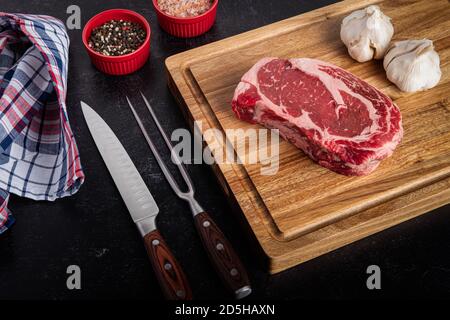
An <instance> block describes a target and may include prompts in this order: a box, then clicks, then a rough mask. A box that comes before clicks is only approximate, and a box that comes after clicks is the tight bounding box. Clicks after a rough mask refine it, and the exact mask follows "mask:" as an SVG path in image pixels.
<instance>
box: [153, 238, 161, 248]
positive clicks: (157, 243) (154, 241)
mask: <svg viewBox="0 0 450 320" xmlns="http://www.w3.org/2000/svg"><path fill="white" fill-rule="evenodd" d="M152 245H154V246H155V247H156V246H157V245H159V240H156V239H155V240H153V241H152Z"/></svg>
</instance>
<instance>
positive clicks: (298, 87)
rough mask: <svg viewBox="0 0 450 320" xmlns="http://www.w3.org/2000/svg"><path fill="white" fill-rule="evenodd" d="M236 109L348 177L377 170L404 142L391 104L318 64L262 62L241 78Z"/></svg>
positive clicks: (338, 71) (357, 81)
mask: <svg viewBox="0 0 450 320" xmlns="http://www.w3.org/2000/svg"><path fill="white" fill-rule="evenodd" d="M232 106H233V111H234V112H235V113H236V115H237V117H238V118H239V119H242V120H245V121H248V122H250V123H260V124H262V125H264V126H265V127H268V128H275V129H279V132H280V135H281V136H282V137H284V138H285V139H286V140H288V141H290V142H291V143H293V144H294V145H295V146H297V147H298V148H300V149H301V150H303V151H304V152H305V153H306V154H307V155H308V156H309V157H310V158H311V159H313V160H314V161H316V162H318V163H319V164H320V165H322V166H324V167H326V168H328V169H330V170H333V171H335V172H338V173H341V174H345V175H365V174H369V173H370V172H372V171H373V170H375V168H376V167H377V166H378V165H379V163H380V161H381V160H382V159H384V158H386V157H389V156H390V155H391V154H392V152H393V151H394V149H395V147H396V146H397V144H398V143H399V142H400V140H401V139H402V136H403V128H402V118H401V114H400V111H399V109H398V108H397V106H396V105H395V104H394V103H393V102H392V100H391V99H389V98H388V97H387V96H386V95H385V94H383V93H382V92H380V91H379V90H377V89H376V88H374V87H373V86H371V85H369V84H368V83H367V82H365V81H363V80H361V79H359V78H358V77H356V76H355V75H353V74H351V73H349V72H348V71H345V70H343V69H341V68H339V67H337V66H335V65H332V64H330V63H327V62H323V61H320V60H315V59H306V58H305V59H289V60H285V59H278V58H264V59H262V60H260V61H259V62H258V63H256V64H255V65H254V66H253V67H252V68H251V69H250V70H249V71H248V72H247V73H246V74H245V75H244V76H243V77H242V79H241V82H240V83H239V85H238V86H237V88H236V91H235V94H234V98H233V103H232Z"/></svg>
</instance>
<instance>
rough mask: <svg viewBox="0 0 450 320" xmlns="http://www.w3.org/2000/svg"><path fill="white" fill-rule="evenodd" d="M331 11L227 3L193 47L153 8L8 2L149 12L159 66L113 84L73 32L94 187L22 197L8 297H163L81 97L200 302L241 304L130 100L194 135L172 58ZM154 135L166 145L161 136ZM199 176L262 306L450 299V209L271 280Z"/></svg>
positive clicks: (9, 238) (209, 177) (15, 203)
mask: <svg viewBox="0 0 450 320" xmlns="http://www.w3.org/2000/svg"><path fill="white" fill-rule="evenodd" d="M331 2H333V1H327V0H320V1H319V0H318V1H303V0H296V1H292V0H277V1H269V0H253V1H252V0H240V1H237V0H222V1H220V4H219V11H218V18H217V22H216V24H215V26H214V27H213V29H212V30H211V31H210V32H208V33H207V34H205V35H203V36H201V37H198V38H196V39H191V40H182V39H177V38H174V37H172V36H170V35H167V34H166V33H164V32H163V31H162V30H160V28H159V26H158V24H157V20H156V16H155V14H154V12H153V8H152V5H151V0H133V1H125V0H108V1H106V0H105V1H96V0H73V1H58V0H28V1H10V0H8V1H7V0H0V10H1V11H5V12H22V13H36V14H49V15H53V16H55V17H58V18H60V19H62V20H64V21H65V20H66V18H67V15H66V8H67V6H68V5H70V4H77V5H79V6H80V7H81V11H82V24H83V25H84V23H86V22H87V20H88V19H89V18H90V17H92V16H93V15H94V14H96V13H98V12H100V11H102V10H105V9H110V8H118V7H123V8H128V9H132V10H135V11H138V12H140V13H141V14H143V15H144V16H145V17H146V18H147V19H148V21H150V24H151V27H152V40H151V41H152V42H151V45H152V51H151V58H150V60H149V61H148V63H147V64H146V65H145V67H144V68H143V69H141V70H140V71H139V72H137V73H135V74H133V75H130V76H126V77H111V76H106V75H104V74H102V73H100V72H98V71H97V70H95V69H94V68H93V67H92V65H91V64H90V61H89V59H88V57H87V55H86V53H85V50H84V48H83V45H82V42H81V30H72V31H69V35H70V38H71V47H70V65H69V87H68V97H67V102H68V107H69V116H70V121H71V125H72V128H73V131H74V133H75V136H76V139H77V142H78V146H79V149H80V152H81V159H82V163H83V165H84V170H85V173H86V177H87V178H86V182H85V184H84V185H83V186H82V188H81V190H80V191H79V193H78V194H76V195H75V196H72V197H69V198H64V199H60V200H57V201H56V202H54V203H50V202H35V201H32V200H28V199H22V198H19V197H16V196H12V197H11V201H10V209H11V210H12V211H13V212H14V214H15V216H16V218H17V223H16V225H15V226H14V227H13V228H12V230H10V231H9V232H7V233H6V234H3V235H1V236H0V298H8V299H10V298H25V299H37V298H39V299H80V298H84V299H107V298H139V299H141V298H144V299H162V295H161V293H160V290H159V288H158V284H157V282H156V279H155V277H154V275H153V273H152V271H151V267H150V264H149V262H148V260H147V256H146V252H145V249H144V247H143V244H142V241H141V238H140V237H139V235H138V233H137V231H136V229H135V226H134V224H133V223H132V220H131V219H130V217H129V215H128V213H127V210H126V208H125V205H124V204H123V202H122V200H121V198H120V195H119V193H118V191H117V189H116V187H115V186H114V184H113V181H112V179H111V177H110V175H109V174H108V171H107V169H106V167H105V165H104V164H103V162H102V160H101V158H100V155H99V153H98V151H97V149H96V147H95V145H94V142H93V140H92V138H91V136H90V134H89V132H88V128H87V127H86V124H85V122H84V119H83V116H82V113H81V109H80V108H79V103H80V100H84V101H85V102H87V103H88V104H90V105H91V106H92V107H93V108H94V109H95V110H96V111H97V112H99V113H100V115H101V116H102V117H103V118H104V119H105V120H106V121H107V122H108V124H109V125H110V126H111V127H112V129H113V130H114V131H115V132H116V134H117V135H118V137H119V139H120V140H121V141H122V142H123V143H124V144H125V145H126V148H127V150H128V152H129V154H130V156H131V158H132V159H133V161H134V162H135V164H136V166H137V168H138V169H139V170H140V172H141V174H142V176H143V178H144V180H145V181H146V182H147V184H148V186H149V188H150V189H151V191H152V193H153V194H154V197H155V198H156V200H157V202H158V204H159V206H160V209H161V215H160V218H159V225H160V229H161V231H162V233H163V234H164V235H165V236H166V237H167V240H168V242H169V244H170V245H171V247H172V248H173V251H174V252H175V254H176V256H177V257H178V259H179V260H180V261H181V264H182V265H183V267H184V268H185V270H186V273H187V275H188V277H189V279H190V281H191V284H192V287H193V291H194V294H195V297H197V298H200V299H212V298H229V297H230V296H229V295H228V293H227V292H226V291H225V290H224V289H223V287H222V285H221V283H220V281H219V280H218V278H217V276H216V275H215V273H214V272H213V271H212V269H211V267H210V265H209V262H208V260H207V257H206V255H205V252H204V251H203V249H202V247H201V244H200V241H199V239H198V237H197V235H196V232H195V230H194V226H193V221H192V219H191V216H190V213H189V209H188V207H187V205H186V204H185V203H184V202H182V200H179V199H177V198H176V197H175V195H174V194H173V193H172V191H171V189H170V187H169V186H168V184H167V183H166V182H165V180H164V178H163V176H162V173H161V171H160V169H159V168H158V166H157V164H156V162H155V160H154V159H153V157H152V156H151V154H150V151H149V149H148V148H147V146H146V145H145V142H144V139H143V137H142V135H141V133H140V131H139V129H138V126H137V125H136V123H135V121H134V119H133V118H132V114H131V112H130V110H129V109H128V107H127V106H126V105H125V97H124V96H125V94H129V95H130V96H133V97H135V100H134V101H135V103H137V107H138V110H139V111H140V112H142V114H145V109H144V106H143V105H142V103H140V101H139V98H138V96H137V92H138V90H142V91H143V92H144V93H145V94H146V96H147V97H149V99H150V102H151V103H152V105H153V107H154V108H155V109H156V113H157V114H158V117H159V118H160V120H161V122H162V125H163V127H164V128H165V129H166V131H167V132H171V131H172V130H174V129H175V128H180V127H187V126H186V122H185V120H184V118H183V116H182V114H181V112H180V111H179V108H178V106H177V104H176V102H175V100H174V99H173V97H172V96H171V94H170V92H169V90H168V88H167V85H166V77H165V73H164V60H165V59H166V58H167V57H168V56H170V55H173V54H175V53H178V52H182V51H185V50H188V49H191V48H194V47H197V46H200V45H203V44H207V43H210V42H212V41H215V40H219V39H223V38H226V37H228V36H232V35H235V34H239V33H241V32H244V31H247V30H251V29H254V28H257V27H260V26H264V25H266V24H268V23H272V22H275V21H279V20H281V19H285V18H288V17H291V16H294V15H297V14H300V13H302V12H306V11H310V10H313V9H315V8H318V7H321V6H324V5H327V4H329V3H331ZM145 120H146V121H145V122H146V124H147V125H148V126H149V128H154V127H153V124H152V123H151V122H150V121H149V119H148V117H147V118H146V119H145ZM153 132H154V131H153ZM152 136H153V137H154V138H155V141H158V147H160V148H163V144H162V140H161V139H160V138H159V136H158V134H156V132H154V134H152ZM166 155H167V153H166ZM189 171H190V173H191V175H192V178H193V180H194V181H195V184H196V188H197V190H198V195H199V200H200V202H201V203H202V204H203V205H204V207H205V208H207V210H208V211H210V212H211V214H212V216H213V217H214V218H215V219H216V220H217V222H218V224H219V225H220V227H222V228H223V230H224V232H225V233H226V235H227V236H228V237H229V238H230V239H231V241H232V243H233V244H234V245H235V247H236V248H237V250H238V252H239V254H240V255H241V257H242V259H243V261H244V263H245V265H246V266H247V267H248V271H249V273H250V275H251V280H252V283H253V286H254V294H253V296H252V297H253V298H277V299H297V298H393V297H447V298H448V297H450V254H449V253H450V210H449V209H450V207H449V206H447V207H443V208H440V209H438V210H435V211H434V212H433V213H430V214H426V215H424V216H422V217H420V218H417V219H413V220H411V221H408V222H406V223H403V224H401V225H399V226H397V227H394V228H391V229H389V230H386V231H384V232H381V233H379V234H376V235H374V236H371V237H368V238H366V239H364V240H361V241H358V242H356V243H354V244H351V245H348V246H346V247H344V248H342V249H340V250H336V251H334V252H332V253H329V254H327V255H324V256H322V257H319V258H316V259H314V260H312V261H309V262H307V263H304V264H302V265H300V266H298V267H296V268H293V269H290V270H289V271H286V272H283V273H281V274H278V275H275V276H269V275H268V274H267V273H266V272H265V271H264V270H263V268H262V263H261V261H260V259H259V258H258V254H257V250H255V249H254V247H253V245H252V244H251V243H250V241H249V240H248V239H249V237H248V234H246V232H245V231H244V230H243V229H242V228H241V226H240V224H239V223H238V219H237V218H236V216H235V215H233V214H232V213H231V210H230V208H229V206H228V205H227V202H226V200H225V197H224V196H223V195H222V193H221V190H220V189H219V186H218V184H217V183H216V181H215V178H214V176H213V174H212V172H211V170H210V169H209V168H208V167H207V166H206V165H203V166H200V165H197V166H190V167H189ZM71 264H76V265H79V266H80V267H81V270H82V290H79V291H76V290H75V291H69V290H67V288H66V277H67V275H66V268H67V266H68V265H71ZM372 264H376V265H379V266H380V267H381V270H382V290H379V291H369V290H368V289H367V288H366V285H365V282H366V278H367V275H366V273H365V270H366V268H367V266H369V265H372Z"/></svg>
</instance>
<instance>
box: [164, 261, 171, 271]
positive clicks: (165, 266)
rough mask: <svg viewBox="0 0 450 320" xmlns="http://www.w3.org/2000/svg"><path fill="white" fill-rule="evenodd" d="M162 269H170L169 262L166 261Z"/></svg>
mask: <svg viewBox="0 0 450 320" xmlns="http://www.w3.org/2000/svg"><path fill="white" fill-rule="evenodd" d="M164 269H166V270H167V271H169V270H170V269H172V265H171V264H170V263H166V264H165V265H164Z"/></svg>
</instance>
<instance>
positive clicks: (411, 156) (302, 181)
mask: <svg viewBox="0 0 450 320" xmlns="http://www.w3.org/2000/svg"><path fill="white" fill-rule="evenodd" d="M370 4H378V5H379V6H380V7H381V9H382V11H383V12H384V13H385V14H387V15H388V16H390V17H391V18H392V22H393V24H394V28H395V34H394V40H397V39H422V38H428V39H431V40H433V41H434V44H435V48H436V50H437V52H438V53H439V55H440V58H441V68H442V79H441V81H440V83H439V85H438V86H436V87H435V88H433V89H431V90H428V91H425V92H420V93H414V94H406V93H402V92H400V91H399V90H398V89H397V88H396V87H395V86H394V85H393V84H392V83H390V82H389V81H388V80H387V79H386V76H385V72H384V70H383V66H382V61H370V62H366V63H358V62H356V61H354V60H352V59H351V58H350V57H349V55H348V54H347V50H346V48H345V46H344V45H343V44H342V42H341V40H340V37H339V30H340V23H341V21H342V19H343V17H345V16H346V15H348V14H350V12H352V11H354V10H357V9H361V8H364V7H366V6H368V5H370ZM268 56H269V57H272V56H277V57H282V58H296V57H309V58H317V59H321V60H324V61H328V62H331V63H333V64H336V65H338V66H340V67H342V68H344V69H346V70H348V71H350V72H352V73H354V74H356V75H357V76H359V77H361V78H362V79H364V80H366V81H367V82H369V83H370V84H372V85H374V86H375V87H377V88H379V89H381V90H382V91H383V92H384V93H386V94H387V95H389V96H390V97H391V98H392V99H393V100H394V101H395V103H396V104H397V105H398V106H399V108H400V109H401V112H402V116H403V126H404V130H405V134H404V139H403V141H402V143H401V144H400V145H399V147H398V148H397V149H396V151H395V152H394V155H393V156H392V157H390V158H388V159H386V160H384V161H383V162H382V164H381V165H380V167H379V168H378V169H377V170H376V171H375V172H374V173H372V174H370V175H368V176H364V177H346V176H343V175H339V174H336V173H334V172H331V171H329V170H327V169H325V168H322V167H321V166H319V165H317V164H316V163H314V162H312V161H311V160H310V159H309V158H308V157H307V156H305V155H304V154H303V153H302V152H301V151H300V150H298V149H297V148H295V147H294V146H293V145H291V144H290V143H288V142H286V141H284V140H283V141H281V143H280V146H279V148H280V156H279V170H278V172H277V173H276V174H275V175H266V174H262V172H263V171H261V169H262V167H267V165H264V164H261V163H256V164H247V163H246V162H245V161H243V162H244V163H243V164H237V163H218V164H215V165H213V168H214V172H215V174H216V175H217V177H218V179H219V181H220V182H221V184H222V186H223V189H224V191H225V192H226V194H227V195H228V196H229V198H230V200H231V201H232V203H233V204H235V205H236V207H237V208H239V209H240V211H241V212H242V213H243V215H244V217H245V219H246V221H247V222H248V226H249V227H250V229H251V230H252V232H253V234H254V235H255V237H256V239H257V241H258V242H259V244H260V246H261V247H262V249H263V251H264V252H265V254H266V255H267V257H268V262H269V270H270V271H271V272H272V273H276V272H279V271H282V270H284V269H286V268H289V267H291V266H294V265H296V264H299V263H301V262H303V261H306V260H308V259H311V258H314V257H316V256H318V255H321V254H323V253H325V252H328V251H331V250H333V249H336V248H338V247H341V246H343V245H345V244H348V243H350V242H353V241H355V240H358V239H361V238H363V237H366V236H368V235H370V234H373V233H375V232H378V231H381V230H383V229H386V228H388V227H391V226H393V225H395V224H398V223H400V222H402V221H405V220H407V219H410V218H413V217H415V216H418V215H420V214H423V213H425V212H427V211H430V210H432V209H434V208H437V207H439V206H442V205H444V204H446V203H449V202H450V93H449V92H450V63H449V62H450V3H449V1H448V0H435V1H429V0H422V1H388V0H386V1H374V0H366V1H354V0H347V1H343V2H340V3H337V4H334V5H331V6H328V7H324V8H321V9H318V10H315V11H312V12H308V13H305V14H302V15H299V16H296V17H293V18H290V19H287V20H284V21H280V22H277V23H274V24H272V25H268V26H265V27H263V28H259V29H256V30H253V31H250V32H246V33H244V34H240V35H237V36H234V37H231V38H228V39H225V40H222V41H219V42H215V43H212V44H209V45H206V46H203V47H200V48H196V49H193V50H190V51H187V52H183V53H181V54H178V55H175V56H172V57H170V58H168V59H167V61H166V66H167V70H168V75H169V86H170V88H171V90H172V91H173V93H174V95H175V97H176V98H177V99H178V101H179V103H180V105H181V106H182V109H183V110H184V111H185V114H186V116H187V117H188V119H189V120H190V122H191V124H192V125H193V128H195V129H196V130H199V132H202V133H205V132H208V130H209V129H212V128H213V129H217V130H218V131H217V133H218V134H215V135H214V136H211V134H209V137H208V139H207V142H206V145H208V146H209V147H210V148H211V149H214V153H215V156H216V157H219V156H222V155H223V154H225V142H226V141H227V139H228V142H231V141H230V139H231V138H230V136H226V134H225V131H226V130H228V129H244V130H246V129H249V128H254V127H255V126H254V125H250V124H248V123H246V122H242V121H240V120H238V119H236V117H235V116H234V114H233V112H232V110H231V106H230V103H231V100H232V97H233V93H234V89H235V88H236V85H237V84H238V83H239V80H240V78H241V77H242V75H243V74H244V73H245V72H246V71H247V70H248V69H249V68H250V67H251V66H252V65H253V64H254V63H255V62H256V61H257V60H259V59H260V58H262V57H268ZM194 121H196V122H195V123H194ZM209 133H211V131H210V130H209ZM221 133H222V134H223V136H226V137H227V139H221V137H222V134H221ZM234 145H236V144H234ZM261 147H267V146H261ZM233 151H234V152H235V153H236V155H237V157H238V158H239V159H248V158H246V157H248V156H249V154H248V152H249V150H245V148H244V149H239V150H238V149H235V150H233Z"/></svg>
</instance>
